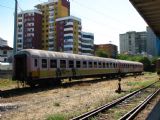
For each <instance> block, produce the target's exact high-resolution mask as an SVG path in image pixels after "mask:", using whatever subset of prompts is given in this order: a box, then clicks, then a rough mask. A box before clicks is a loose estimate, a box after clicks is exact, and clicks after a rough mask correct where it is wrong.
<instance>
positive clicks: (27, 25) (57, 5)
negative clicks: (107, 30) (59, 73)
mask: <svg viewBox="0 0 160 120" xmlns="http://www.w3.org/2000/svg"><path fill="white" fill-rule="evenodd" d="M35 7H36V10H34V11H23V12H21V13H19V14H18V33H17V50H21V49H25V48H34V49H43V50H50V51H60V52H67V53H75V54H86V55H93V43H94V35H93V34H92V33H87V32H82V25H81V19H80V18H77V17H74V16H70V2H69V0H48V2H44V3H41V4H38V5H36V6H35ZM35 15H39V17H35ZM38 24H39V26H38V27H36V25H38ZM35 36H38V37H39V40H38V39H37V38H36V39H34V37H35ZM31 43H32V44H31ZM33 43H37V46H40V47H37V46H36V45H35V44H33Z"/></svg>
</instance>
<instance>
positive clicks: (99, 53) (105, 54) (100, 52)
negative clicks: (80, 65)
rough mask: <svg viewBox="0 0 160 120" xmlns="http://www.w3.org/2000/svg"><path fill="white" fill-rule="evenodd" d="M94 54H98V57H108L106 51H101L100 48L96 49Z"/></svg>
mask: <svg viewBox="0 0 160 120" xmlns="http://www.w3.org/2000/svg"><path fill="white" fill-rule="evenodd" d="M96 56H98V57H105V58H107V57H108V55H107V53H106V52H105V51H102V50H98V51H96Z"/></svg>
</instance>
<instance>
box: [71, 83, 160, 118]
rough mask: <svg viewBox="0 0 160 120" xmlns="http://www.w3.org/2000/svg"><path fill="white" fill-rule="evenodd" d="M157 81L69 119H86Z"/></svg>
mask: <svg viewBox="0 0 160 120" xmlns="http://www.w3.org/2000/svg"><path fill="white" fill-rule="evenodd" d="M157 82H160V81H159V80H158V81H156V82H154V83H152V84H150V85H148V86H146V87H144V88H141V89H139V90H136V91H134V92H132V93H129V94H127V95H125V96H123V97H121V98H118V99H117V100H114V101H113V102H110V103H107V104H105V105H103V106H100V107H98V108H97V109H94V110H92V111H89V112H86V113H84V114H82V115H80V116H77V117H75V118H72V119H70V120H86V119H88V118H90V117H92V116H95V115H97V114H98V113H100V112H103V111H104V110H108V109H110V108H112V107H114V106H115V105H117V104H119V103H121V102H123V101H124V100H126V99H128V98H130V97H131V96H133V95H135V94H137V93H138V92H140V91H142V90H145V89H147V88H149V87H150V86H152V85H154V84H155V83H157Z"/></svg>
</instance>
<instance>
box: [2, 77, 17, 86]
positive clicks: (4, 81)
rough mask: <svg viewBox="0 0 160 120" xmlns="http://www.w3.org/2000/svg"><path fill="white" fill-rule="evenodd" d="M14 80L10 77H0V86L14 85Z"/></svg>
mask: <svg viewBox="0 0 160 120" xmlns="http://www.w3.org/2000/svg"><path fill="white" fill-rule="evenodd" d="M15 84H16V81H13V80H11V79H2V78H0V87H7V86H11V85H15Z"/></svg>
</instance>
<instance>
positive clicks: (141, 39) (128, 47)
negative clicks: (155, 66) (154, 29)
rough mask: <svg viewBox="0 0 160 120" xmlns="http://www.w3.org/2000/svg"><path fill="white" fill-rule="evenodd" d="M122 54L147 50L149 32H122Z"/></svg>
mask: <svg viewBox="0 0 160 120" xmlns="http://www.w3.org/2000/svg"><path fill="white" fill-rule="evenodd" d="M119 38H120V53H121V54H124V53H125V54H133V55H135V54H142V53H146V51H147V32H135V31H131V32H127V33H124V34H120V36H119Z"/></svg>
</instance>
